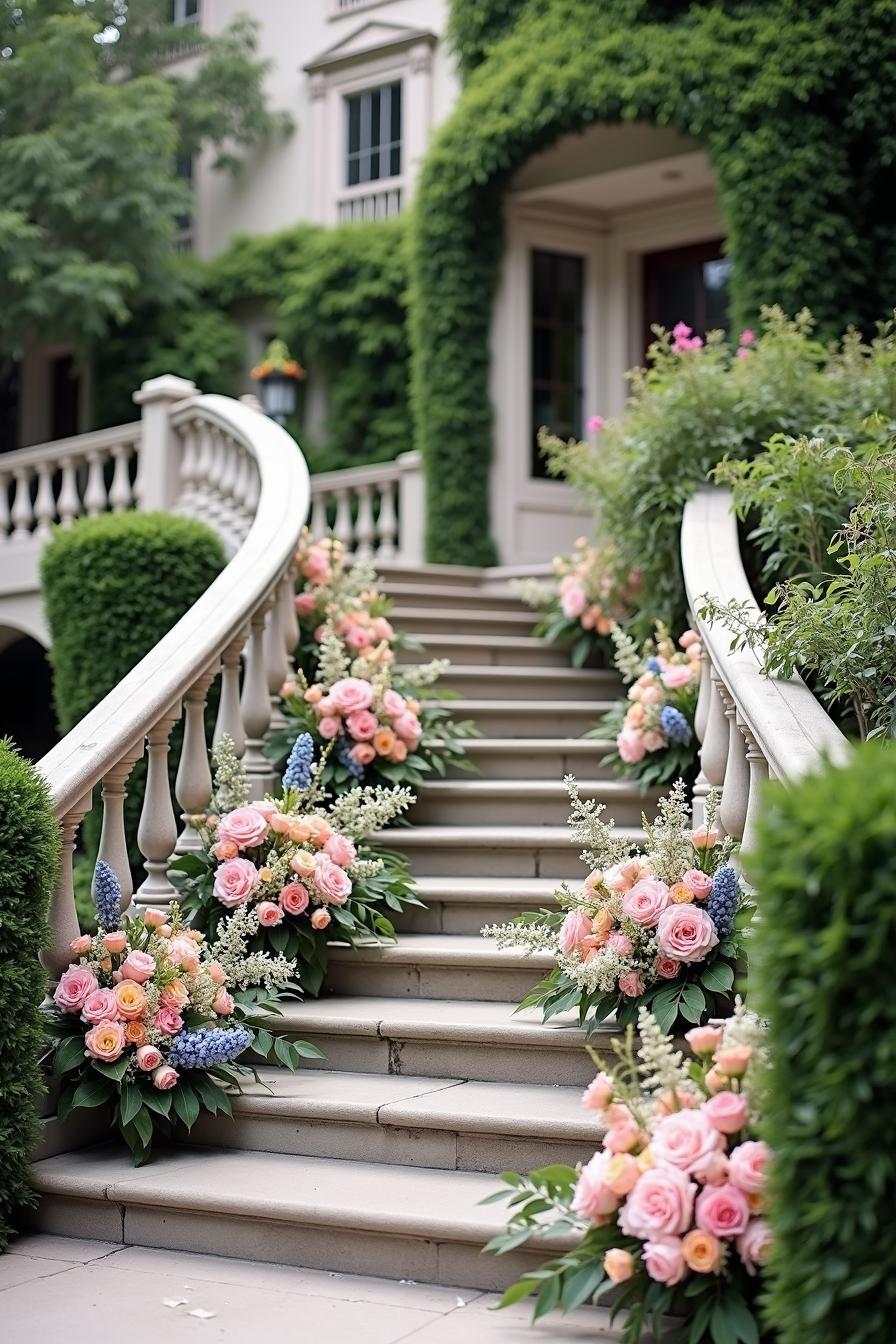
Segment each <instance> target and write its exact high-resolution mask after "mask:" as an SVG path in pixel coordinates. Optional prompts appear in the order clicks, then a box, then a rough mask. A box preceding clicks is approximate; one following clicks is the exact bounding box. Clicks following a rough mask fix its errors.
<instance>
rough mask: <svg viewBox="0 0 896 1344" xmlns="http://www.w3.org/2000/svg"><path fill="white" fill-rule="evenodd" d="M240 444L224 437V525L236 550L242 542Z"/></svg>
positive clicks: (222, 494)
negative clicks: (239, 488)
mask: <svg viewBox="0 0 896 1344" xmlns="http://www.w3.org/2000/svg"><path fill="white" fill-rule="evenodd" d="M241 456H242V454H241V453H240V449H239V445H238V444H236V443H235V442H234V441H233V439H231V438H225V439H224V467H223V470H222V472H221V503H222V509H223V512H224V516H223V519H222V526H223V528H224V530H225V532H226V534H227V536H228V537H229V538H230V540H231V543H232V545H233V548H234V550H236V548H237V547H238V546H239V544H240V508H239V503H238V501H237V497H236V485H237V481H238V479H239V470H240V457H241Z"/></svg>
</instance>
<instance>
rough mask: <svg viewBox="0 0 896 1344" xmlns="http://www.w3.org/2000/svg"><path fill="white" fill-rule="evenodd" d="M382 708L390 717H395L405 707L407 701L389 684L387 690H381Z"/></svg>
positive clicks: (401, 712) (402, 711) (403, 710)
mask: <svg viewBox="0 0 896 1344" xmlns="http://www.w3.org/2000/svg"><path fill="white" fill-rule="evenodd" d="M383 709H384V710H385V712H386V714H387V715H388V716H389V718H390V719H397V718H398V717H399V715H401V714H403V713H404V712H405V710H406V709H407V701H406V700H405V698H404V696H403V695H399V694H398V692H397V691H393V690H392V688H391V686H390V687H389V689H388V690H387V691H383Z"/></svg>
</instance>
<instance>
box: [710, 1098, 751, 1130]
mask: <svg viewBox="0 0 896 1344" xmlns="http://www.w3.org/2000/svg"><path fill="white" fill-rule="evenodd" d="M703 1114H704V1115H705V1116H706V1118H707V1119H708V1120H709V1123H710V1124H711V1125H714V1126H715V1128H716V1129H717V1130H718V1131H719V1133H720V1134H736V1133H737V1132H738V1130H739V1129H743V1127H744V1125H745V1124H746V1123H747V1119H748V1118H749V1114H750V1108H749V1106H748V1105H747V1099H746V1097H745V1096H744V1095H743V1093H741V1092H717V1093H716V1095H715V1096H714V1097H710V1099H709V1101H707V1102H704V1105H703Z"/></svg>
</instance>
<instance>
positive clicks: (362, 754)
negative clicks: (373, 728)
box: [348, 742, 376, 767]
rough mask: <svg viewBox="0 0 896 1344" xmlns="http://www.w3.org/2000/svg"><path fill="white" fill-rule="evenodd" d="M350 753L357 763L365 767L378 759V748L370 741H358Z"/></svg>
mask: <svg viewBox="0 0 896 1344" xmlns="http://www.w3.org/2000/svg"><path fill="white" fill-rule="evenodd" d="M348 754H349V756H351V758H352V760H353V761H355V762H356V764H357V765H361V766H365V767H366V766H368V765H370V763H371V761H375V760H376V748H375V747H373V746H371V744H370V743H369V742H356V743H355V745H354V746H353V747H352V749H351V751H350V752H349V753H348Z"/></svg>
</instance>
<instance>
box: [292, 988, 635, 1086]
mask: <svg viewBox="0 0 896 1344" xmlns="http://www.w3.org/2000/svg"><path fill="white" fill-rule="evenodd" d="M282 1008H283V1011H282V1014H280V1015H279V1016H272V1017H271V1018H269V1019H268V1026H269V1028H270V1030H271V1031H274V1032H277V1033H278V1034H280V1035H284V1036H289V1037H290V1038H291V1039H297V1040H304V1041H311V1042H313V1043H314V1044H315V1045H317V1046H319V1047H320V1049H321V1050H323V1052H324V1055H325V1058H324V1059H323V1060H320V1061H313V1060H312V1061H309V1066H310V1067H312V1068H321V1069H338V1070H348V1071H351V1072H356V1073H390V1074H401V1075H402V1076H403V1077H407V1076H408V1075H414V1076H423V1077H427V1078H468V1079H474V1080H476V1081H479V1082H487V1083H488V1082H500V1083H516V1082H520V1081H521V1080H525V1081H526V1082H527V1083H557V1084H563V1085H565V1086H570V1087H573V1086H581V1087H584V1086H586V1085H587V1083H588V1082H589V1081H590V1080H591V1079H592V1078H593V1077H594V1065H593V1064H592V1063H591V1061H590V1059H589V1057H588V1054H587V1053H586V1051H585V1049H584V1045H585V1034H584V1032H583V1031H582V1030H581V1029H580V1027H579V1026H578V1025H577V1021H576V1019H575V1018H574V1017H573V1016H571V1015H569V1014H561V1015H558V1016H557V1017H556V1018H551V1020H550V1022H547V1023H542V1021H541V1013H540V1012H536V1011H534V1010H532V1009H526V1010H525V1011H524V1012H517V1004H516V1003H493V1002H491V1001H489V1000H481V999H476V1000H468V1001H466V1002H455V1001H453V1000H450V999H416V998H377V999H374V998H370V999H362V998H348V997H345V998H325V999H315V1000H308V1001H307V1002H306V1003H298V1002H293V1003H290V1002H287V1003H284V1004H283V1005H282ZM615 1034H616V1029H615V1027H613V1026H612V1024H610V1025H605V1026H602V1027H601V1028H599V1029H598V1030H597V1031H595V1032H593V1033H592V1035H591V1037H590V1044H591V1045H592V1046H593V1047H594V1049H595V1050H597V1051H598V1052H599V1053H600V1052H603V1053H604V1054H605V1055H609V1046H610V1041H611V1040H612V1038H613V1036H614V1035H615Z"/></svg>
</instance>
